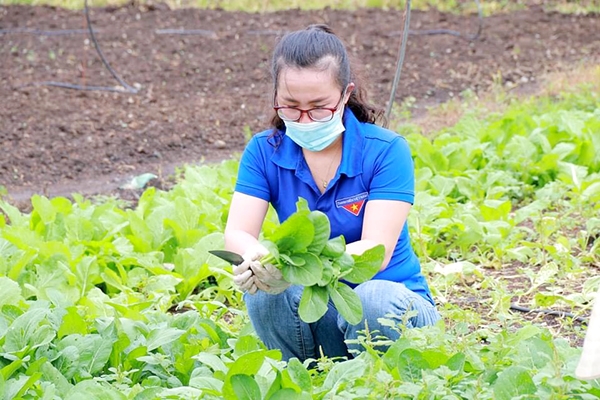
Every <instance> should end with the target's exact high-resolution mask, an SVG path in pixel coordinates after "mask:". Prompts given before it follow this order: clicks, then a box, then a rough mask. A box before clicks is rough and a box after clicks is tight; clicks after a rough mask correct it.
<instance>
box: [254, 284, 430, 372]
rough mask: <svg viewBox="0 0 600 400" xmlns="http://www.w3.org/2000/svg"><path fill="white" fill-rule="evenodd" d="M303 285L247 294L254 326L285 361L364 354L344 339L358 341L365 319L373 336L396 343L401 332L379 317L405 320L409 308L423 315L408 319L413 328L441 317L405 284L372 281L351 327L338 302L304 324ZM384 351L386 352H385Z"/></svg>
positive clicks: (360, 290) (364, 287)
mask: <svg viewBox="0 0 600 400" xmlns="http://www.w3.org/2000/svg"><path fill="white" fill-rule="evenodd" d="M302 290H303V287H302V286H290V287H289V288H288V289H287V290H286V291H285V292H283V293H281V294H277V295H271V294H268V293H265V292H263V291H260V290H259V291H258V292H257V293H256V294H253V295H251V294H248V293H246V294H244V300H245V302H246V306H247V309H248V315H249V316H250V321H251V322H252V326H253V327H254V330H255V331H256V333H258V336H259V337H260V338H261V340H262V341H263V342H264V343H265V345H266V346H267V347H268V348H269V349H279V350H281V353H282V354H283V359H284V360H286V361H287V360H289V359H290V358H292V357H296V358H298V359H300V360H301V361H304V360H306V359H308V358H320V357H321V353H322V354H323V355H325V356H327V357H344V356H345V357H348V358H351V357H352V355H351V354H350V353H349V350H350V349H352V350H360V349H361V346H360V345H358V344H347V343H346V342H345V340H352V339H357V338H358V336H359V331H364V330H365V321H366V322H367V325H368V328H369V331H370V332H373V331H377V333H374V335H382V336H385V337H387V338H389V339H391V340H397V339H398V338H399V337H400V333H399V332H398V330H396V329H393V328H391V327H389V326H385V325H382V324H381V323H379V322H378V321H377V319H378V318H382V317H385V318H388V319H390V318H391V317H390V315H392V316H393V319H394V320H397V321H398V322H401V320H402V316H403V315H404V313H405V312H406V311H407V310H416V311H417V312H418V314H417V315H416V316H414V317H411V318H409V319H408V321H406V326H407V327H408V328H413V327H422V326H425V325H432V324H434V323H435V322H436V321H438V320H439V319H440V316H439V314H438V312H437V310H436V308H435V306H433V305H431V303H429V302H428V301H427V300H425V299H424V298H423V297H421V296H420V295H418V294H416V293H415V292H412V291H411V290H409V289H407V288H406V286H404V285H403V284H402V283H397V282H392V281H384V280H371V281H367V282H365V283H362V284H360V285H358V286H357V287H356V288H354V291H355V292H356V293H357V294H358V296H359V297H360V299H361V301H362V305H363V320H362V321H361V322H360V323H359V324H357V325H350V324H349V323H347V322H346V321H345V320H344V319H343V318H342V317H341V316H340V315H339V314H338V312H337V310H336V309H335V307H334V306H333V303H332V302H331V301H330V302H329V308H328V310H327V312H326V313H325V315H324V316H323V317H321V319H320V320H318V321H316V322H313V323H306V322H303V321H302V320H301V319H300V317H299V315H298V306H299V303H300V298H301V296H302ZM378 349H380V350H385V348H383V349H382V348H380V347H378Z"/></svg>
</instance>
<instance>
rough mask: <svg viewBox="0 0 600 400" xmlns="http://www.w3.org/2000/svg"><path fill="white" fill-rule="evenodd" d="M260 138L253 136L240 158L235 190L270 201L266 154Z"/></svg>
mask: <svg viewBox="0 0 600 400" xmlns="http://www.w3.org/2000/svg"><path fill="white" fill-rule="evenodd" d="M260 144H261V143H260V139H259V138H258V137H257V136H254V137H253V138H252V139H251V140H250V142H249V143H248V145H247V146H246V149H245V150H244V153H243V154H242V159H241V160H240V168H239V171H238V178H237V182H236V184H235V191H236V192H240V193H244V194H247V195H249V196H253V197H258V198H260V199H263V200H266V201H271V192H270V190H269V182H268V180H267V172H266V169H267V162H269V160H268V158H267V155H266V154H265V153H264V152H263V151H261V148H260V147H261V146H260Z"/></svg>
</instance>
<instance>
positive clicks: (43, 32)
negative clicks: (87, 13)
mask: <svg viewBox="0 0 600 400" xmlns="http://www.w3.org/2000/svg"><path fill="white" fill-rule="evenodd" d="M83 33H88V30H87V29H56V30H42V29H32V28H8V29H0V35H11V34H29V35H36V36H66V35H77V34H83Z"/></svg>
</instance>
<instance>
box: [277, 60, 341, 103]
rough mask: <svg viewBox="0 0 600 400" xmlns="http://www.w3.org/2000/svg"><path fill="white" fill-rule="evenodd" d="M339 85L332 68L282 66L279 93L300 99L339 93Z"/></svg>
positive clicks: (278, 83)
mask: <svg viewBox="0 0 600 400" xmlns="http://www.w3.org/2000/svg"><path fill="white" fill-rule="evenodd" d="M340 91H341V88H340V87H339V86H338V84H337V82H336V80H335V77H334V74H333V72H332V71H331V69H330V68H328V69H326V70H322V69H315V68H293V67H287V68H282V70H281V72H280V74H279V80H278V82H277V95H278V96H281V97H287V98H293V99H297V100H299V101H301V100H303V99H310V98H311V97H327V96H331V95H339V92H340Z"/></svg>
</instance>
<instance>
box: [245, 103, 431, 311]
mask: <svg viewBox="0 0 600 400" xmlns="http://www.w3.org/2000/svg"><path fill="white" fill-rule="evenodd" d="M344 126H345V127H346V131H345V132H344V133H343V147H342V160H341V163H340V166H339V168H338V170H337V172H336V174H335V177H334V178H333V179H332V180H331V181H330V182H329V184H328V186H327V190H326V191H325V193H323V194H321V192H320V191H319V188H318V187H317V184H316V183H315V182H314V179H313V177H312V175H311V173H310V169H309V167H308V164H307V163H306V161H305V160H304V156H303V154H302V149H301V147H300V146H298V145H297V144H296V143H294V142H293V141H292V140H291V139H290V138H289V137H287V136H286V135H285V134H284V132H280V133H281V136H280V142H279V145H278V146H274V145H273V142H274V138H273V137H272V134H273V130H267V131H264V132H261V133H258V134H256V135H255V136H254V137H253V138H252V139H251V140H250V142H249V143H248V145H247V147H246V149H245V150H244V154H243V155H242V159H241V161H240V168H239V173H238V179H237V183H236V187H235V190H236V191H237V192H240V193H244V194H247V195H249V196H254V197H258V198H261V199H263V200H266V201H268V202H270V203H271V204H272V205H273V207H274V208H275V210H276V211H277V216H278V218H279V221H280V222H283V221H285V220H286V219H287V218H288V217H289V216H290V215H291V214H293V213H294V212H295V211H296V202H297V201H298V198H299V197H302V198H304V199H306V200H307V202H308V206H309V208H310V209H311V210H319V211H321V212H323V213H325V214H326V215H327V217H328V218H329V221H330V223H331V237H337V236H339V235H344V238H345V239H346V243H352V242H355V241H357V240H360V238H361V234H362V226H363V218H364V209H365V204H366V202H367V201H369V200H398V201H405V202H407V203H411V204H412V203H413V201H414V167H413V161H412V157H411V154H410V149H409V147H408V143H407V142H406V140H405V139H404V138H403V137H402V136H400V135H398V134H397V133H395V132H392V131H390V130H387V129H384V128H382V127H380V126H377V125H374V124H369V123H363V122H359V121H358V120H357V119H356V117H355V116H354V114H353V113H352V111H351V110H350V109H348V108H346V110H345V111H344ZM373 279H384V280H390V281H394V282H401V283H403V284H404V285H405V286H406V287H407V288H408V289H410V290H412V291H414V292H416V293H418V294H419V295H421V296H423V297H424V298H425V299H426V300H428V301H429V302H431V303H432V304H433V303H434V302H433V299H432V297H431V293H430V291H429V287H428V286H427V282H426V281H425V278H424V277H423V275H422V274H421V266H420V264H419V260H418V258H417V257H416V255H415V253H414V251H413V249H412V247H411V244H410V239H409V235H408V226H407V224H405V225H404V228H403V229H402V232H401V234H400V237H399V238H398V243H397V244H396V248H395V249H394V254H393V255H392V258H391V260H390V263H389V264H388V266H387V268H386V269H385V270H383V271H380V272H378V273H377V275H375V277H374V278H373Z"/></svg>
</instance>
